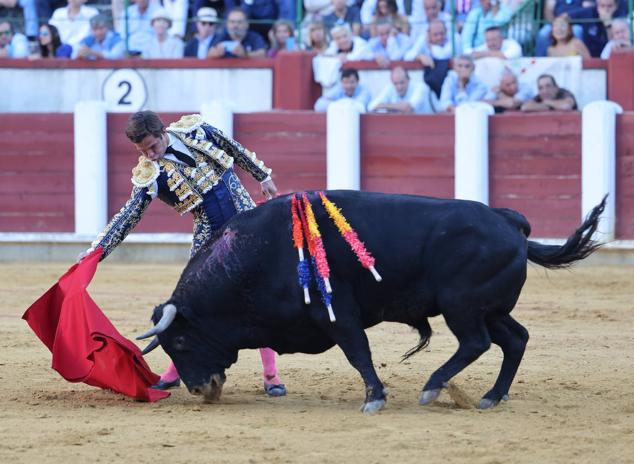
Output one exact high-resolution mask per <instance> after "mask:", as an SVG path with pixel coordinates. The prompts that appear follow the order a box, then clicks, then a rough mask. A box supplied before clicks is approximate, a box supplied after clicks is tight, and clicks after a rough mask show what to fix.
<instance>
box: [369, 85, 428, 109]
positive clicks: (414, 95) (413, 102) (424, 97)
mask: <svg viewBox="0 0 634 464" xmlns="http://www.w3.org/2000/svg"><path fill="white" fill-rule="evenodd" d="M401 102H407V103H409V104H410V106H411V107H412V110H413V111H414V113H418V114H421V113H426V114H431V113H433V110H432V108H431V104H430V102H429V87H428V86H427V85H425V84H423V83H420V82H411V81H410V83H409V85H408V87H407V92H405V95H404V96H402V97H401V96H400V95H399V94H398V93H396V87H394V85H393V84H389V85H388V86H387V87H385V88H384V89H383V90H382V91H381V93H380V94H378V95H377V96H376V98H375V99H374V100H372V101H371V102H370V104H369V105H368V110H369V111H372V110H374V109H375V108H376V107H377V106H379V105H380V104H381V103H401Z"/></svg>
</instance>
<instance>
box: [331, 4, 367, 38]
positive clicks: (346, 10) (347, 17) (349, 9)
mask: <svg viewBox="0 0 634 464" xmlns="http://www.w3.org/2000/svg"><path fill="white" fill-rule="evenodd" d="M332 6H333V12H332V13H330V14H329V15H326V16H324V19H323V21H324V24H325V25H326V27H327V28H328V29H332V28H333V27H335V26H341V25H343V24H347V25H348V26H350V30H351V31H352V34H353V35H359V34H361V15H360V13H359V7H358V6H356V5H352V6H348V5H346V0H332Z"/></svg>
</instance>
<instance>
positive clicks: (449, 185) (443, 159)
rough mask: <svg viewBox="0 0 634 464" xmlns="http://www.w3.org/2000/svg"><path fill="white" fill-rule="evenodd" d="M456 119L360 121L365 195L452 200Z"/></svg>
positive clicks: (377, 117)
mask: <svg viewBox="0 0 634 464" xmlns="http://www.w3.org/2000/svg"><path fill="white" fill-rule="evenodd" d="M453 154H454V118H453V116H450V115H435V116H423V115H420V116H407V115H381V114H365V115H362V117H361V188H362V189H363V190H370V191H378V192H391V193H412V194H418V195H428V196H437V197H453V194H454V188H453V182H454V180H453V179H454V161H453Z"/></svg>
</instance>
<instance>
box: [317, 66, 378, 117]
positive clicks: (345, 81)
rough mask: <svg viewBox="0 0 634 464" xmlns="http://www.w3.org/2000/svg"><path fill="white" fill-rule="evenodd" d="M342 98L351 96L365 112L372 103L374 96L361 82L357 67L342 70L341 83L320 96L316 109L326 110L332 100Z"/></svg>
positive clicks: (319, 110)
mask: <svg viewBox="0 0 634 464" xmlns="http://www.w3.org/2000/svg"><path fill="white" fill-rule="evenodd" d="M342 98H350V99H352V100H354V101H356V102H357V103H359V109H361V110H362V112H365V110H366V109H367V107H368V104H369V103H370V100H371V98H372V97H371V95H370V92H369V91H368V90H367V89H366V88H365V87H364V86H362V85H361V84H359V72H358V71H357V70H356V69H353V68H347V69H342V70H341V79H340V81H339V84H337V85H336V86H335V87H334V88H332V89H330V90H329V91H327V92H326V93H324V94H323V95H322V96H321V97H319V100H317V102H315V111H318V112H322V113H323V112H326V111H327V110H328V106H329V105H330V104H331V103H332V102H334V101H337V100H341V99H342Z"/></svg>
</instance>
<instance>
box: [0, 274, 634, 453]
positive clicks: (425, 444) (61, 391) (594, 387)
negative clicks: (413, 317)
mask: <svg viewBox="0 0 634 464" xmlns="http://www.w3.org/2000/svg"><path fill="white" fill-rule="evenodd" d="M66 267H67V266H65V265H59V264H39V265H30V264H29V265H24V264H21V265H7V264H0V282H2V283H1V284H0V321H1V324H0V348H1V349H0V353H1V354H0V381H1V382H2V390H3V394H2V396H1V397H0V437H1V439H0V462H1V463H12V464H14V463H22V462H24V463H36V462H38V463H49V462H51V463H64V464H67V463H76V462H77V463H79V462H81V463H85V462H104V463H106V462H107V463H113V462H126V463H170V464H175V463H191V462H204V463H225V462H227V463H265V462H266V463H278V462H280V463H284V462H292V463H294V462H301V463H303V462H309V463H344V462H345V463H348V462H350V463H364V464H368V463H385V462H394V463H408V462H416V463H421V462H426V463H432V464H433V463H453V462H464V463H467V462H468V463H470V464H471V463H473V464H476V463H491V464H493V463H500V464H502V463H531V464H534V463H563V462H565V463H575V464H578V463H586V462H587V463H593V464H595V463H614V464H617V463H626V462H628V463H634V268H607V267H603V268H597V267H579V268H576V269H574V270H573V271H557V272H548V273H546V272H545V271H544V270H542V269H541V268H537V267H532V266H531V269H530V277H529V280H528V282H527V285H526V287H525V288H524V292H523V295H522V298H521V299H520V302H519V304H518V307H517V308H516V309H515V311H514V316H515V317H516V318H517V319H518V320H519V321H520V322H522V323H523V324H524V325H525V326H526V327H527V328H528V330H529V332H530V334H531V340H530V342H529V346H528V349H527V352H526V355H525V357H524V361H523V363H522V365H521V366H520V371H519V373H518V376H517V378H516V380H515V383H514V384H513V387H512V390H511V400H510V401H508V402H506V403H503V404H501V405H500V406H498V407H497V408H496V409H494V410H491V411H479V410H477V409H474V408H472V407H471V408H469V409H461V408H459V407H458V406H457V405H456V403H455V402H454V401H453V400H452V399H451V397H450V396H449V395H448V394H447V393H446V392H444V393H443V394H442V395H441V397H440V399H439V401H437V402H436V403H435V404H434V405H433V406H429V407H422V406H419V405H418V403H417V401H418V396H419V391H420V389H421V387H422V385H423V383H424V382H425V380H426V379H427V377H428V376H429V375H430V373H431V372H432V371H433V370H434V369H436V368H437V367H438V366H439V365H440V364H441V363H442V362H444V361H445V360H446V359H447V358H448V357H449V356H450V354H451V353H452V352H453V350H454V349H455V346H456V344H455V341H454V338H453V336H452V335H451V333H450V332H449V331H448V329H447V328H446V326H445V325H444V322H443V321H442V320H441V319H438V318H436V319H434V320H433V321H432V325H433V327H434V331H435V335H434V337H432V341H431V345H430V347H429V348H428V349H427V350H425V351H424V352H422V353H419V354H418V355H416V356H415V357H414V358H411V359H410V361H409V362H405V363H403V364H399V362H398V361H399V359H400V355H401V354H402V353H404V352H405V351H406V350H407V349H408V348H410V347H411V346H413V345H414V344H415V343H416V341H417V335H416V334H415V333H414V332H412V331H411V330H410V329H409V328H408V327H405V326H400V325H396V324H382V325H380V326H378V327H375V328H373V329H371V330H369V331H368V333H369V337H370V342H371V345H372V347H373V354H374V361H375V364H376V365H377V366H378V368H379V370H378V372H379V375H380V376H381V377H382V379H383V380H384V382H385V383H386V384H387V386H388V388H389V399H388V404H387V407H386V409H384V410H383V411H382V412H380V413H379V414H376V415H371V416H365V415H362V414H361V413H360V412H359V411H358V408H359V406H360V405H361V402H362V399H363V384H362V382H361V379H360V377H359V375H358V374H357V372H356V371H355V370H354V369H353V368H352V367H351V366H350V365H349V364H348V363H347V361H346V360H345V358H344V356H343V354H342V353H341V351H340V350H339V349H338V348H333V349H332V350H330V351H328V352H326V353H324V354H321V355H317V356H308V355H291V356H284V357H282V358H280V360H279V367H280V369H281V371H282V373H283V380H284V381H285V383H286V385H287V387H288V389H289V395H288V396H287V397H285V398H267V397H266V396H265V395H264V394H263V392H262V389H261V382H260V375H259V371H260V362H259V357H258V356H257V352H255V351H245V352H244V353H242V354H241V356H240V360H239V361H238V363H237V364H236V365H235V366H233V367H232V368H231V369H230V370H229V371H228V372H227V374H228V378H227V383H226V384H225V388H224V393H223V397H222V400H221V402H220V403H219V404H213V405H206V404H202V403H201V400H200V399H199V398H198V397H194V396H191V395H190V394H189V393H188V392H187V391H186V389H185V388H184V387H183V388H180V389H179V390H177V391H175V392H174V393H173V395H172V397H170V398H168V399H166V400H163V401H161V402H159V403H155V404H147V403H139V402H135V401H132V400H129V399H126V398H124V397H123V396H120V395H116V394H114V393H111V392H108V391H101V390H97V389H95V388H92V387H88V386H86V385H83V384H70V383H67V382H66V381H64V380H63V379H62V378H61V377H60V376H59V375H58V374H57V373H56V372H54V371H53V370H51V369H50V367H49V366H50V353H49V352H48V351H47V350H46V348H45V347H44V346H43V345H42V344H41V343H40V341H39V340H38V339H37V338H36V337H35V335H34V334H33V333H32V332H31V331H30V329H29V328H28V326H27V325H26V323H24V322H23V321H22V320H20V316H21V315H22V313H23V311H24V310H25V309H26V307H27V306H28V305H29V304H30V303H31V302H32V301H34V300H35V299H36V298H37V297H38V296H40V294H42V293H43V292H44V291H45V290H46V289H47V288H48V287H49V286H50V285H52V283H53V282H54V281H55V280H56V279H57V277H59V276H60V275H61V274H62V273H63V272H64V271H65V270H66ZM180 268H181V266H180V265H171V266H161V267H160V268H159V267H158V265H121V264H109V263H105V264H104V265H102V266H101V268H100V269H99V271H98V272H97V277H96V279H95V281H94V282H93V284H92V286H91V288H90V290H91V294H92V295H93V297H94V298H95V299H96V300H97V303H98V304H99V305H100V306H101V307H102V308H103V309H104V310H105V311H106V313H107V315H108V316H109V318H110V319H111V320H112V321H113V323H114V324H115V325H116V326H117V328H118V329H119V330H120V331H121V332H122V334H123V335H125V336H126V337H128V338H133V337H134V336H135V335H136V334H139V333H140V332H141V331H143V330H145V329H146V328H147V327H149V320H148V319H149V315H150V310H151V308H152V307H153V306H154V305H155V304H157V303H160V302H161V301H162V300H164V299H166V298H167V297H168V295H169V294H170V292H171V290H172V288H173V286H174V284H175V282H176V279H177V277H178V275H179V273H180ZM148 362H149V364H150V366H152V367H153V369H154V370H155V371H160V370H161V369H162V368H164V367H165V365H166V363H167V358H166V356H165V355H164V354H163V353H162V352H161V350H156V351H155V352H154V353H152V354H151V355H150V356H149V357H148ZM500 362H501V353H500V351H499V349H498V348H497V347H495V346H493V347H492V348H491V350H490V351H489V352H488V353H487V354H485V355H484V356H483V357H482V358H481V359H480V360H479V361H477V362H476V363H475V364H474V365H472V366H471V367H470V368H468V369H467V370H466V371H464V372H463V373H461V374H460V375H459V376H458V377H456V379H455V385H456V386H457V388H459V389H461V390H462V391H464V392H465V393H466V394H467V395H468V396H469V397H470V398H471V399H472V401H473V402H476V400H478V399H479V398H480V396H481V395H482V394H484V393H485V392H486V391H487V390H488V389H489V388H490V386H491V385H492V384H493V382H494V380H495V376H496V375H497V372H498V369H499V365H500Z"/></svg>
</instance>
